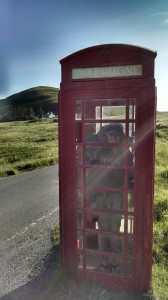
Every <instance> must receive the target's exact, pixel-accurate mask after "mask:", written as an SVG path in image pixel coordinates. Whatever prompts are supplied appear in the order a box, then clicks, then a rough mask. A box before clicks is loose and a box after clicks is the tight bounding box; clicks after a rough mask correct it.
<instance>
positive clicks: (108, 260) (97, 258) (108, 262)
mask: <svg viewBox="0 0 168 300" xmlns="http://www.w3.org/2000/svg"><path fill="white" fill-rule="evenodd" d="M125 262H126V263H125ZM83 265H84V259H83V254H82V252H78V269H83ZM86 270H88V271H94V272H101V273H108V274H111V275H113V276H124V277H125V276H127V277H129V278H132V277H133V276H134V261H133V260H132V259H127V260H124V259H123V258H118V257H110V256H104V255H99V254H92V253H86Z"/></svg>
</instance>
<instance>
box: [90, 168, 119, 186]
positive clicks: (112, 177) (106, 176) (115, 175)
mask: <svg viewBox="0 0 168 300" xmlns="http://www.w3.org/2000/svg"><path fill="white" fill-rule="evenodd" d="M85 177H86V178H85V179H86V186H87V187H96V188H116V189H117V188H119V189H123V188H124V187H125V170H120V169H117V170H114V169H110V168H86V172H85Z"/></svg>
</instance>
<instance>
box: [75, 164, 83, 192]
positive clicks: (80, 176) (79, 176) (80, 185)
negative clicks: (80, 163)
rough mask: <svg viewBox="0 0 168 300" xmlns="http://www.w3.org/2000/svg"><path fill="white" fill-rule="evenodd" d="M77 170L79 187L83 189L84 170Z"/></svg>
mask: <svg viewBox="0 0 168 300" xmlns="http://www.w3.org/2000/svg"><path fill="white" fill-rule="evenodd" d="M76 170H77V187H82V169H81V168H79V167H78V168H76Z"/></svg>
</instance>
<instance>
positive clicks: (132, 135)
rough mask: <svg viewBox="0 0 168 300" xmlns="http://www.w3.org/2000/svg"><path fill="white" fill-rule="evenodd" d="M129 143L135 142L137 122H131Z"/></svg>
mask: <svg viewBox="0 0 168 300" xmlns="http://www.w3.org/2000/svg"><path fill="white" fill-rule="evenodd" d="M129 143H131V144H133V143H135V123H129Z"/></svg>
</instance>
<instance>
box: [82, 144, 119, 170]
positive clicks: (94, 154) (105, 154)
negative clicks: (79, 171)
mask: <svg viewBox="0 0 168 300" xmlns="http://www.w3.org/2000/svg"><path fill="white" fill-rule="evenodd" d="M85 164H87V165H108V166H114V167H123V166H125V148H124V147H116V146H115V147H114V146H111V145H110V146H109V145H108V146H85Z"/></svg>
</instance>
